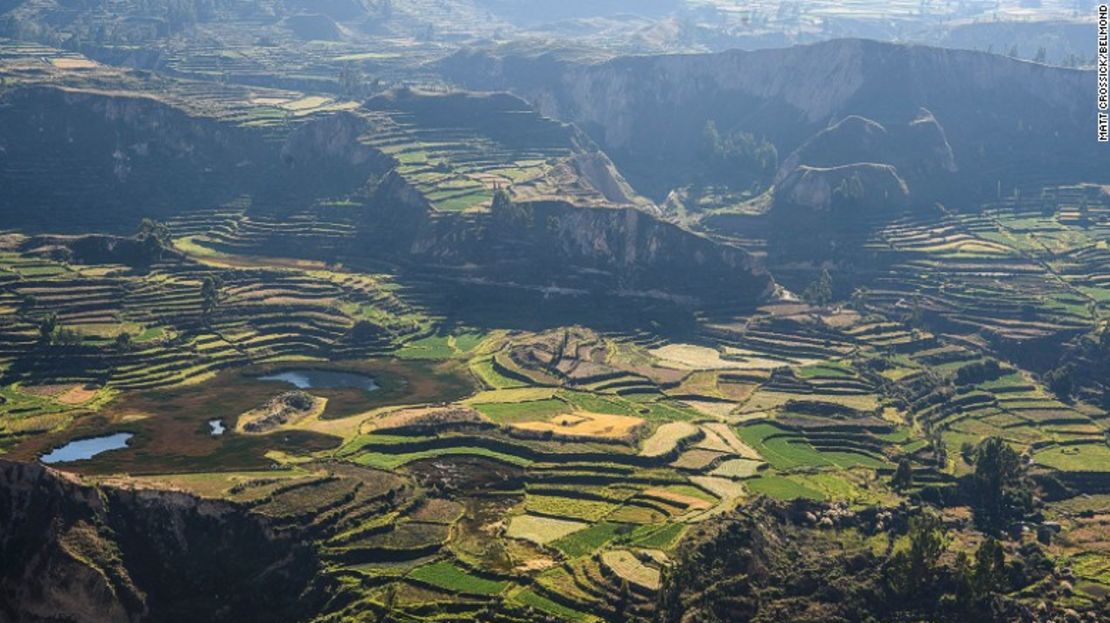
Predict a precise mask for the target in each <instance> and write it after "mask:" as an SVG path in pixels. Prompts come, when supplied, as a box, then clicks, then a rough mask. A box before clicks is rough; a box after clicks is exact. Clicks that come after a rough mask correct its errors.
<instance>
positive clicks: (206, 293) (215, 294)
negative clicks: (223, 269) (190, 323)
mask: <svg viewBox="0 0 1110 623" xmlns="http://www.w3.org/2000/svg"><path fill="white" fill-rule="evenodd" d="M219 304H220V278H219V277H216V276H214V275H205V276H204V281H203V282H201V284H200V309H201V314H202V315H203V316H204V317H205V318H206V319H207V318H208V317H209V316H210V315H211V314H212V312H213V311H215V310H216V307H218V306H219Z"/></svg>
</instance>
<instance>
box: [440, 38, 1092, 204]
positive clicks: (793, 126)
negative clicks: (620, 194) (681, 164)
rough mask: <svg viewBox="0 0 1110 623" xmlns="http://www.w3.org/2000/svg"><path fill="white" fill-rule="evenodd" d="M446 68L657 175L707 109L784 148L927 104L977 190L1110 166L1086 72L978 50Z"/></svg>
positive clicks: (689, 145) (913, 112)
mask: <svg viewBox="0 0 1110 623" xmlns="http://www.w3.org/2000/svg"><path fill="white" fill-rule="evenodd" d="M440 69H441V71H442V72H443V73H444V74H445V75H446V76H448V77H450V78H451V79H454V80H456V81H458V82H461V83H462V84H465V85H468V86H471V87H476V88H508V89H512V90H514V91H515V92H517V93H519V94H521V95H522V96H524V97H526V98H527V99H529V100H530V101H531V102H533V103H534V104H535V105H537V106H538V107H539V108H540V110H541V111H542V112H544V113H545V114H549V115H553V116H555V117H557V118H560V119H564V120H566V121H571V122H574V123H576V124H578V125H579V126H581V127H582V128H584V129H586V130H587V131H589V132H590V134H591V135H592V136H593V137H594V138H595V139H596V140H597V141H598V142H599V143H600V144H601V146H602V147H603V148H604V149H606V151H607V152H608V153H609V154H610V155H611V156H613V158H614V160H615V161H616V162H617V164H618V165H621V166H622V169H624V170H626V171H630V170H632V169H633V168H636V169H639V168H642V166H640V167H632V166H626V164H627V163H636V164H641V165H642V163H643V162H656V163H657V164H658V166H657V167H655V169H653V171H654V173H653V174H657V175H663V176H665V175H668V174H669V171H668V167H667V163H668V162H671V161H674V160H675V159H682V158H689V157H692V156H693V155H694V154H695V153H696V149H697V147H698V141H699V140H700V137H701V136H702V134H701V132H702V129H703V128H704V126H705V124H706V122H707V121H709V120H712V121H714V122H715V124H716V126H717V127H718V128H719V129H720V131H721V132H722V133H725V132H732V131H735V130H743V131H748V132H752V133H754V134H755V135H757V136H766V137H767V138H768V139H769V140H771V141H772V142H773V143H774V144H775V145H776V146H777V147H778V150H779V153H780V154H781V153H789V152H790V151H792V150H794V149H795V148H797V147H798V146H800V145H801V144H802V142H803V141H805V140H806V139H808V138H809V137H810V136H812V135H813V134H814V133H815V132H817V131H818V130H820V129H821V128H823V127H826V126H827V125H828V124H829V123H830V122H833V121H836V120H839V119H842V118H844V117H846V116H848V115H861V116H863V117H867V118H869V119H873V120H875V121H878V122H879V123H881V124H884V125H887V126H888V127H890V126H891V125H904V124H906V123H909V122H911V121H913V120H915V119H917V118H918V116H919V110H920V108H922V107H925V108H927V109H928V110H929V111H932V115H933V116H934V117H935V119H936V120H937V121H939V122H940V123H941V124H943V126H944V128H945V129H946V130H947V139H948V140H949V141H950V142H951V148H952V151H953V153H954V154H955V159H956V161H958V162H960V163H961V165H960V168H961V174H960V176H959V178H958V179H957V182H960V183H962V184H964V185H965V186H966V187H968V188H969V189H977V190H984V189H988V188H989V189H994V188H995V187H996V183H997V181H998V180H999V179H1000V178H1001V179H1002V182H1003V184H1004V185H1005V184H1008V183H1015V184H1016V183H1023V182H1027V181H1028V180H1029V177H1030V176H1031V175H1036V176H1037V177H1039V178H1044V177H1054V178H1057V179H1062V180H1070V179H1080V178H1083V177H1093V178H1097V179H1106V178H1107V176H1108V175H1110V173H1108V171H1110V155H1107V154H1106V153H1105V150H1098V149H1097V148H1096V146H1095V142H1094V141H1093V140H1091V132H1092V128H1093V127H1094V123H1095V108H1094V103H1093V99H1092V98H1091V96H1090V84H1091V81H1092V80H1093V75H1092V73H1091V72H1089V71H1079V70H1071V69H1062V68H1058V67H1048V66H1044V65H1039V64H1034V63H1028V62H1023V61H1019V60H1015V59H1010V58H1005V57H1001V56H995V55H991V54H986V53H980V52H971V51H963V50H944V49H938V48H929V47H922V46H905V45H896V44H886V43H879V42H874V41H862V40H837V41H830V42H824V43H819V44H815V45H809V46H797V47H791V48H786V49H777V50H760V51H754V52H744V51H729V52H723V53H720V54H707V55H670V56H643V57H627V58H617V59H613V60H609V61H605V62H599V63H589V62H574V61H569V60H560V59H558V58H556V57H552V56H535V57H519V56H513V55H512V54H511V53H500V52H498V51H497V50H492V51H489V50H487V51H478V52H475V51H471V52H464V53H460V54H457V55H455V56H453V57H451V58H448V59H446V60H444V61H443V62H442V63H441V64H440ZM1049 120H1051V121H1049ZM631 181H632V182H633V183H634V184H635V183H636V182H637V180H636V179H634V178H633V179H631ZM673 182H674V184H675V185H676V186H677V185H679V184H680V183H682V180H679V179H676V180H673Z"/></svg>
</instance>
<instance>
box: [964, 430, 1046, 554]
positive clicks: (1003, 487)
mask: <svg viewBox="0 0 1110 623" xmlns="http://www.w3.org/2000/svg"><path fill="white" fill-rule="evenodd" d="M962 454H963V456H964V460H965V461H967V462H968V463H970V464H973V465H974V466H975V471H974V473H972V474H971V476H970V481H969V482H970V487H969V489H970V490H969V495H970V496H971V506H972V508H973V509H974V511H975V523H976V525H977V526H978V527H979V529H980V530H982V531H984V532H986V533H988V534H995V535H997V534H999V533H1001V532H1003V531H1004V530H1007V529H1008V528H1010V527H1011V526H1013V525H1014V524H1015V523H1017V522H1020V521H1022V520H1024V519H1026V518H1027V517H1028V516H1029V515H1031V514H1032V513H1033V511H1034V510H1035V509H1036V506H1037V503H1036V498H1035V496H1034V486H1033V483H1032V481H1031V480H1030V479H1029V474H1028V470H1027V467H1026V463H1025V461H1024V459H1023V458H1022V456H1021V455H1020V454H1018V453H1017V451H1016V450H1014V449H1013V448H1012V447H1010V445H1009V444H1008V443H1006V442H1005V441H1004V440H1003V439H1002V438H1000V437H988V438H986V439H984V440H983V441H982V442H980V443H979V445H978V446H975V447H969V446H964V448H963V449H962Z"/></svg>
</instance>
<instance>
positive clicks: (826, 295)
mask: <svg viewBox="0 0 1110 623" xmlns="http://www.w3.org/2000/svg"><path fill="white" fill-rule="evenodd" d="M832 296H833V294H832V275H830V274H829V271H828V269H822V270H821V276H820V277H818V278H817V281H814V282H813V283H811V284H809V285H808V286H806V289H805V291H803V292H802V300H803V301H805V302H807V303H809V304H810V305H817V306H819V307H824V306H825V305H828V304H829V303H831V302H832Z"/></svg>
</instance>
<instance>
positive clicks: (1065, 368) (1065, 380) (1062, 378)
mask: <svg viewBox="0 0 1110 623" xmlns="http://www.w3.org/2000/svg"><path fill="white" fill-rule="evenodd" d="M1074 377H1075V364H1073V363H1065V364H1063V365H1061V366H1059V367H1056V368H1053V369H1051V370H1049V371H1048V372H1045V374H1044V383H1045V385H1047V386H1048V389H1049V390H1051V391H1052V393H1054V394H1056V396H1057V397H1059V398H1060V399H1061V400H1069V399H1070V398H1071V393H1072V391H1074V389H1075V382H1074Z"/></svg>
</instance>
